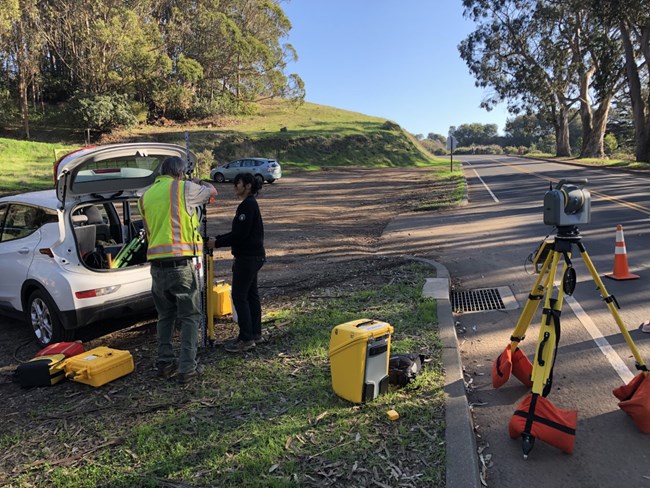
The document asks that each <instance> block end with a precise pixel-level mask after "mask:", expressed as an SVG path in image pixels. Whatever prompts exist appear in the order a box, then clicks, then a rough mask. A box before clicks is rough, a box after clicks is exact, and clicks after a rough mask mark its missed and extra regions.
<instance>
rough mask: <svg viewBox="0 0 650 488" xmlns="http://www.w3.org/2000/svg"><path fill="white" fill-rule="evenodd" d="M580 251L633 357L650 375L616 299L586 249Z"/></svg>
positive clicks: (581, 246)
mask: <svg viewBox="0 0 650 488" xmlns="http://www.w3.org/2000/svg"><path fill="white" fill-rule="evenodd" d="M578 249H580V256H581V257H582V260H583V261H584V262H585V265H586V266H587V268H588V269H589V272H590V273H591V277H592V278H593V280H594V283H596V286H597V287H598V290H599V291H600V295H601V296H602V297H603V300H605V303H607V308H609V311H610V313H611V314H612V316H613V317H614V320H615V321H616V325H618V328H619V330H620V331H621V334H623V338H624V339H625V342H626V343H627V345H628V346H629V348H630V350H631V351H632V355H633V356H634V359H635V360H636V362H637V365H638V366H639V367H640V369H641V370H642V371H643V372H644V374H648V372H647V371H646V368H645V364H644V362H643V359H642V358H641V354H640V353H639V350H638V349H637V347H636V344H635V343H634V340H632V336H630V333H629V332H628V331H627V329H626V328H625V324H624V323H623V320H622V319H621V316H620V314H619V313H618V310H617V307H618V303H616V299H615V298H614V297H613V296H612V295H610V294H609V293H607V290H606V289H605V285H604V283H603V281H602V280H601V279H600V276H598V272H597V271H596V267H595V266H594V264H593V263H592V262H591V258H590V257H589V254H588V253H587V250H586V249H585V247H584V246H583V245H582V244H579V245H578Z"/></svg>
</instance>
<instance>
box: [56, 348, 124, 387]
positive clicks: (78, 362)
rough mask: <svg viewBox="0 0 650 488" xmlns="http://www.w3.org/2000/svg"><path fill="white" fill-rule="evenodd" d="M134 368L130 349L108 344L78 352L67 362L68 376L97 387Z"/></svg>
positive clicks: (66, 372)
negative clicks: (115, 347)
mask: <svg viewBox="0 0 650 488" xmlns="http://www.w3.org/2000/svg"><path fill="white" fill-rule="evenodd" d="M134 369H135V365H134V363H133V356H132V355H131V353H130V352H129V351H122V350H119V349H112V348H110V347H106V346H99V347H96V348H94V349H91V350H89V351H86V352H84V353H83V354H78V355H77V356H73V357H71V358H68V359H67V360H66V362H65V375H66V377H67V378H70V379H72V380H74V381H77V382H79V383H85V384H86V385H90V386H95V387H96V386H102V385H105V384H106V383H108V382H110V381H113V380H115V379H117V378H120V377H122V376H125V375H127V374H129V373H131V372H132V371H133V370H134Z"/></svg>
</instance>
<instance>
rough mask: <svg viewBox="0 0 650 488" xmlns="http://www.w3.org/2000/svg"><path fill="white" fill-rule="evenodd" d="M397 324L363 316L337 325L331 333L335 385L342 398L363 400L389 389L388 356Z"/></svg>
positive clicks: (331, 368) (330, 351) (330, 352)
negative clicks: (363, 317) (393, 325)
mask: <svg viewBox="0 0 650 488" xmlns="http://www.w3.org/2000/svg"><path fill="white" fill-rule="evenodd" d="M392 333H393V327H392V326H391V325H390V324H387V323H386V322H380V321H377V320H369V319H359V320H353V321H351V322H346V323H344V324H340V325H337V326H336V327H334V329H332V333H331V336H330V350H329V358H330V370H331V374H332V389H333V390H334V393H336V394H337V395H338V396H340V397H341V398H344V399H345V400H349V401H351V402H354V403H363V402H367V401H369V400H373V399H375V398H377V397H378V396H379V395H380V394H382V393H385V392H386V391H388V357H389V356H390V340H391V335H392Z"/></svg>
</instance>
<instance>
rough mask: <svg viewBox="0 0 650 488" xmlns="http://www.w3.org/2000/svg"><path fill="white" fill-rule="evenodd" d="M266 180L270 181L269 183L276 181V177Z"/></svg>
mask: <svg viewBox="0 0 650 488" xmlns="http://www.w3.org/2000/svg"><path fill="white" fill-rule="evenodd" d="M266 181H268V182H269V183H275V179H274V178H271V179H270V180H266Z"/></svg>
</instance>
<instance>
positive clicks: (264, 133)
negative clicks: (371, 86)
mask: <svg viewBox="0 0 650 488" xmlns="http://www.w3.org/2000/svg"><path fill="white" fill-rule="evenodd" d="M285 128H286V131H285V130H284V129H285ZM185 130H188V131H189V133H190V145H191V147H192V150H193V151H195V152H197V153H198V152H202V151H206V150H207V151H210V152H211V153H212V155H213V157H214V158H215V160H216V162H219V163H223V162H227V161H230V160H232V159H236V158H239V157H244V156H260V157H271V158H277V159H278V160H279V161H280V163H281V164H282V167H283V169H284V168H286V169H291V168H301V169H317V168H322V167H324V166H340V165H350V166H367V167H396V166H427V165H431V164H435V163H436V161H435V160H434V159H432V158H431V156H430V155H429V154H428V153H426V152H425V151H424V150H423V149H422V148H421V147H420V146H419V145H418V144H417V143H416V142H415V141H414V140H413V138H411V137H409V136H408V134H407V133H406V132H405V131H403V130H402V129H401V128H400V127H399V126H398V125H397V124H394V123H392V122H389V121H386V120H385V119H382V118H378V117H370V116H368V115H363V114H360V113H356V112H350V111H346V110H340V109H336V108H332V107H327V106H324V105H317V104H313V103H304V104H302V105H301V106H299V107H296V106H295V105H292V104H290V103H288V102H284V101H268V102H265V103H263V104H261V106H260V112H259V114H258V115H255V116H249V117H242V118H238V119H229V120H225V121H220V122H219V124H218V126H217V124H210V123H205V124H203V125H201V126H192V127H183V128H180V127H173V126H172V127H146V128H141V129H137V130H130V131H129V132H128V133H115V134H112V135H111V136H110V137H105V138H104V140H105V141H117V140H122V141H124V140H129V141H136V140H157V141H165V142H174V143H178V144H183V145H184V144H185V143H184V131H185Z"/></svg>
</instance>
